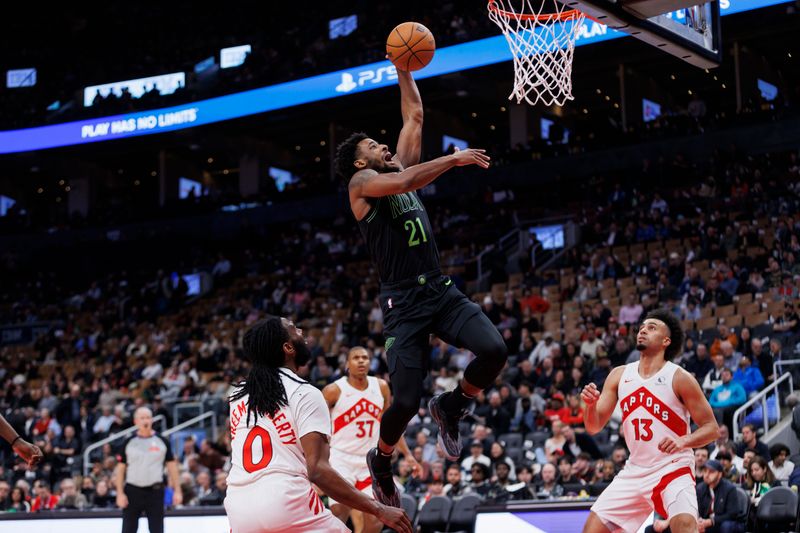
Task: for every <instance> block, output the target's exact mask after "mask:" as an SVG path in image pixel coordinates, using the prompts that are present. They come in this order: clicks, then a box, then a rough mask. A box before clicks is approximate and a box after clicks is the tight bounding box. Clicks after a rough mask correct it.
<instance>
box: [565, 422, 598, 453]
mask: <svg viewBox="0 0 800 533" xmlns="http://www.w3.org/2000/svg"><path fill="white" fill-rule="evenodd" d="M561 434H562V435H563V436H564V439H565V441H566V442H564V445H563V446H562V447H561V450H562V451H563V453H564V455H570V456H572V457H575V458H577V457H580V456H581V454H588V455H589V457H590V458H592V459H602V457H603V454H602V453H601V452H600V448H598V447H597V443H596V442H595V441H594V438H592V436H591V435H589V434H588V433H583V432H581V433H577V432H576V431H575V430H574V429H573V428H572V427H571V426H568V425H566V424H565V425H564V426H563V427H562V428H561Z"/></svg>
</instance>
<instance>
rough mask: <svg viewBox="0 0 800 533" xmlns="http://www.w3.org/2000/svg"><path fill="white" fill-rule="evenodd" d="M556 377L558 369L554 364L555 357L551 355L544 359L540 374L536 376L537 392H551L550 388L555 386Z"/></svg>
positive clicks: (539, 393) (545, 393) (540, 393)
mask: <svg viewBox="0 0 800 533" xmlns="http://www.w3.org/2000/svg"><path fill="white" fill-rule="evenodd" d="M555 377H556V370H555V368H554V366H553V358H552V357H550V356H547V357H545V358H544V359H543V360H542V366H541V368H540V369H539V375H538V377H537V378H536V388H535V391H536V394H538V395H540V396H545V395H547V394H549V392H550V388H551V387H552V386H553V383H554V382H555Z"/></svg>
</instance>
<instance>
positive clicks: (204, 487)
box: [189, 471, 214, 505]
mask: <svg viewBox="0 0 800 533" xmlns="http://www.w3.org/2000/svg"><path fill="white" fill-rule="evenodd" d="M196 481H197V492H196V493H195V495H194V498H192V500H191V501H190V502H189V505H202V502H203V501H204V500H205V498H207V497H209V496H212V495H213V494H212V493H213V492H214V487H212V485H211V474H209V473H208V472H206V471H203V472H199V473H198V474H197V479H196Z"/></svg>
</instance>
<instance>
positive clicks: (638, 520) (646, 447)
mask: <svg viewBox="0 0 800 533" xmlns="http://www.w3.org/2000/svg"><path fill="white" fill-rule="evenodd" d="M636 349H637V350H639V352H640V354H641V357H640V359H639V361H637V362H635V363H631V364H628V365H624V366H620V367H617V368H615V369H614V370H612V371H611V374H609V376H608V378H607V379H606V382H605V384H604V385H603V392H602V393H601V392H600V391H598V390H597V386H596V385H595V384H594V383H589V384H588V385H587V386H586V387H584V389H583V392H581V398H582V399H583V401H584V403H585V404H586V410H585V413H584V424H585V425H586V431H588V432H589V433H590V434H592V435H594V434H595V433H597V432H599V431H600V430H601V429H603V426H605V425H606V423H607V422H608V420H609V418H611V414H612V413H613V411H614V409H615V407H616V406H617V400H619V406H620V410H621V411H622V431H623V434H624V436H625V443H626V444H627V445H628V448H629V449H630V452H631V454H630V457H629V458H628V462H627V463H625V467H624V468H623V469H622V471H621V472H620V473H619V474H618V475H617V477H615V478H614V481H612V482H611V484H610V485H609V486H608V487H607V488H606V489H605V490H604V491H603V493H602V494H601V495H600V497H599V498H598V499H597V501H596V502H595V503H594V505H593V506H592V512H591V513H589V518H588V520H587V521H586V525H585V526H584V528H583V531H584V533H606V532H607V531H614V532H617V531H638V530H639V528H640V527H641V525H642V524H643V523H644V521H645V520H646V519H647V518H648V517H649V516H650V514H651V513H652V512H653V510H655V511H656V512H657V513H658V514H659V515H661V516H662V517H664V519H665V520H659V521H657V522H656V523H655V524H654V529H655V530H656V531H664V530H665V529H666V528H667V527H669V528H670V530H671V531H673V532H681V533H689V532H696V531H697V528H698V525H697V517H698V514H697V496H696V494H695V480H694V454H693V452H692V449H693V448H700V447H702V446H705V445H707V444H708V443H710V442H711V441H713V440H716V439H717V438H718V436H719V427H718V426H717V421H716V420H715V419H714V413H713V411H712V410H711V406H710V405H709V404H708V400H706V397H705V395H704V394H703V391H702V390H701V389H700V385H699V384H698V383H697V380H696V379H695V378H694V377H693V376H692V375H691V374H689V373H688V372H687V371H685V370H684V369H682V368H681V367H679V366H678V365H676V364H675V363H673V362H672V361H671V359H672V358H673V357H675V356H676V355H678V354H679V353H681V350H682V349H683V330H682V329H681V324H680V322H679V321H678V319H677V318H676V317H675V315H673V314H672V313H671V312H669V311H668V310H666V309H657V310H654V311H651V312H650V313H648V314H647V316H645V319H644V321H643V322H642V324H641V326H639V331H638V333H637V334H636ZM690 416H691V420H694V422H695V424H697V426H698V427H697V429H696V430H695V431H691V426H690Z"/></svg>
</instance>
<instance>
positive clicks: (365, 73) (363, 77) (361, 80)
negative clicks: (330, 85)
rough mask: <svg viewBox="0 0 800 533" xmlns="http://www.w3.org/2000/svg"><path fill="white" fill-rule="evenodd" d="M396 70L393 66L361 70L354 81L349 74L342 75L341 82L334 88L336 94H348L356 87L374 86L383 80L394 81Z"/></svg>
mask: <svg viewBox="0 0 800 533" xmlns="http://www.w3.org/2000/svg"><path fill="white" fill-rule="evenodd" d="M396 79H397V69H396V68H394V65H390V66H388V67H381V68H376V69H369V70H362V71H360V72H359V73H358V80H356V79H355V78H354V77H353V75H352V74H350V73H349V72H343V73H342V82H341V83H340V84H339V85H337V86H336V92H337V93H349V92H350V91H352V90H353V89H355V88H356V87H363V86H364V85H366V84H367V83H370V84H375V83H380V82H381V81H383V80H387V81H390V80H396Z"/></svg>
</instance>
